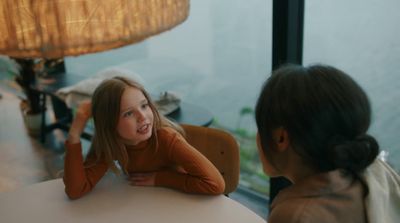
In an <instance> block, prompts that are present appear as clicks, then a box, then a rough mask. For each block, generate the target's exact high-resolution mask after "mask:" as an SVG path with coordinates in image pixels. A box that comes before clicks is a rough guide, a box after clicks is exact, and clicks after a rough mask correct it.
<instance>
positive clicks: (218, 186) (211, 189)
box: [155, 133, 225, 194]
mask: <svg viewBox="0 0 400 223" xmlns="http://www.w3.org/2000/svg"><path fill="white" fill-rule="evenodd" d="M172 134H174V135H171V134H166V135H164V134H160V139H159V140H160V142H161V143H163V141H162V140H165V139H163V138H162V137H172V140H171V139H169V140H168V141H170V142H169V145H168V146H166V147H167V150H166V154H165V155H166V156H167V159H169V160H170V162H171V163H175V164H176V165H178V166H180V167H182V168H183V169H184V170H185V172H186V173H182V172H178V171H174V170H161V171H158V172H157V174H156V181H155V184H156V185H158V186H166V187H171V188H175V189H179V190H182V191H184V192H188V193H200V194H222V193H223V192H224V190H225V181H224V179H223V177H222V176H221V174H220V173H219V171H218V170H217V168H216V167H215V166H214V165H213V164H212V163H211V162H210V161H209V160H208V159H207V158H206V157H205V156H204V155H203V154H201V153H200V152H199V151H198V150H196V149H195V148H194V147H192V146H191V145H190V144H189V143H187V142H186V140H185V139H184V138H183V137H182V136H181V135H179V134H178V133H172Z"/></svg>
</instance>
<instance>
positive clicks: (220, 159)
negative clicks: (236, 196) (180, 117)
mask: <svg viewBox="0 0 400 223" xmlns="http://www.w3.org/2000/svg"><path fill="white" fill-rule="evenodd" d="M182 127H183V129H184V130H185V132H186V140H187V141H188V143H189V144H190V145H192V146H193V147H195V148H196V149H197V150H199V151H200V152H201V153H202V154H203V155H204V156H205V157H207V158H208V159H209V160H210V161H211V162H212V163H213V164H214V165H215V167H217V169H218V170H219V171H220V173H221V175H222V176H223V178H224V180H225V191H224V194H226V195H227V194H229V193H230V192H232V191H234V190H235V189H236V187H237V185H238V183H239V168H240V167H239V145H238V142H237V141H236V139H235V138H234V137H233V136H232V135H231V134H229V133H227V132H225V131H223V130H220V129H215V128H208V127H202V126H193V125H182Z"/></svg>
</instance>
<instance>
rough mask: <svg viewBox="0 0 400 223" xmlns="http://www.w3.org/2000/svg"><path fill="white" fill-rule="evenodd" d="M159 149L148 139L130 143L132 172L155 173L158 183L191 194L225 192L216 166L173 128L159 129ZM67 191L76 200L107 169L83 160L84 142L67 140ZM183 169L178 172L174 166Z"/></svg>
mask: <svg viewBox="0 0 400 223" xmlns="http://www.w3.org/2000/svg"><path fill="white" fill-rule="evenodd" d="M157 136H158V144H159V147H158V149H157V150H154V149H152V148H150V146H149V143H148V142H141V143H139V144H138V145H136V146H127V152H128V156H129V163H128V167H127V171H128V172H129V173H135V172H137V173H141V172H155V173H156V175H155V185H156V186H164V187H170V188H174V189H178V190H182V191H184V192H188V193H201V194H222V193H223V191H224V189H225V182H224V179H223V178H222V176H221V174H220V173H219V171H218V170H217V168H216V167H215V166H214V165H213V164H212V163H211V162H210V161H209V160H208V159H207V158H206V157H204V156H203V155H202V154H201V153H200V152H199V151H197V150H196V149H195V148H193V147H192V146H191V145H189V144H188V143H187V142H186V140H185V139H184V138H183V137H182V136H181V135H180V134H179V133H178V132H176V131H175V130H174V129H172V128H168V127H165V128H161V129H159V130H158V131H157ZM65 146H66V155H65V163H64V178H63V180H64V184H65V192H66V193H67V195H68V196H69V197H70V198H71V199H76V198H79V197H81V196H83V195H84V194H86V193H88V192H90V191H91V190H92V189H93V188H94V187H95V185H96V184H97V182H98V181H99V180H100V179H101V178H102V177H103V176H104V174H105V173H106V172H107V170H108V168H109V167H108V166H107V164H106V163H105V162H102V161H100V162H96V157H94V156H92V157H90V156H88V157H87V158H86V160H85V161H83V156H82V146H81V143H76V144H69V143H68V142H66V143H65ZM177 166H178V167H180V168H181V169H183V170H184V171H178V170H176V168H174V167H177Z"/></svg>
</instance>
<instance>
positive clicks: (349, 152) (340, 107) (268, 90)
mask: <svg viewBox="0 0 400 223" xmlns="http://www.w3.org/2000/svg"><path fill="white" fill-rule="evenodd" d="M256 122H257V127H258V131H259V134H260V140H261V145H262V148H263V151H264V153H265V154H266V158H267V159H268V154H270V153H269V150H268V148H269V146H270V145H273V143H272V135H271V134H272V131H273V130H274V129H276V128H278V127H283V128H284V129H285V130H286V131H287V132H288V135H289V139H290V143H291V145H292V147H293V149H294V150H295V151H296V152H297V153H298V154H299V155H300V156H301V157H302V158H303V160H304V161H305V162H307V163H309V164H311V165H312V166H314V167H316V168H317V169H318V170H320V171H330V170H334V169H338V168H341V169H345V170H348V171H350V172H353V173H358V172H360V171H362V170H364V169H365V168H366V167H367V166H368V165H370V164H371V163H372V162H373V160H374V159H375V158H376V156H377V155H378V153H379V145H378V143H377V141H376V140H375V139H374V138H373V137H372V136H369V135H367V133H366V132H367V130H368V128H369V125H370V122H371V106H370V103H369V100H368V97H367V95H366V94H365V92H364V91H363V89H362V88H361V87H360V86H359V85H358V84H357V83H356V82H355V81H354V80H353V79H352V78H351V77H350V76H349V75H347V74H345V73H344V72H343V71H340V70H338V69H336V68H334V67H331V66H326V65H313V66H310V67H302V66H299V65H286V66H283V67H281V68H279V69H277V70H276V71H274V72H273V73H272V75H271V77H270V78H269V79H268V80H267V81H266V82H265V83H264V85H263V87H262V90H261V94H260V96H259V98H258V101H257V105H256ZM272 164H273V163H272Z"/></svg>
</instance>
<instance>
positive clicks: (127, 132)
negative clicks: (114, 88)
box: [117, 87, 154, 145]
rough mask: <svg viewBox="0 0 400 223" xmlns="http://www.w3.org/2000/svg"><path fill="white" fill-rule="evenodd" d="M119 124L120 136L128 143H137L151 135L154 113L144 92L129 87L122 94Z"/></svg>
mask: <svg viewBox="0 0 400 223" xmlns="http://www.w3.org/2000/svg"><path fill="white" fill-rule="evenodd" d="M120 106H121V107H120V114H119V119H118V124H117V131H118V134H119V136H120V137H121V138H122V139H123V140H124V141H126V143H127V144H131V145H137V144H138V143H140V142H143V141H145V140H147V139H149V138H150V137H151V134H152V128H153V121H154V115H153V111H152V110H151V108H150V106H149V101H147V99H146V97H145V96H144V94H143V93H142V92H141V91H140V90H138V89H136V88H134V87H128V88H126V89H125V91H124V92H123V94H122V97H121V105H120Z"/></svg>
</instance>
